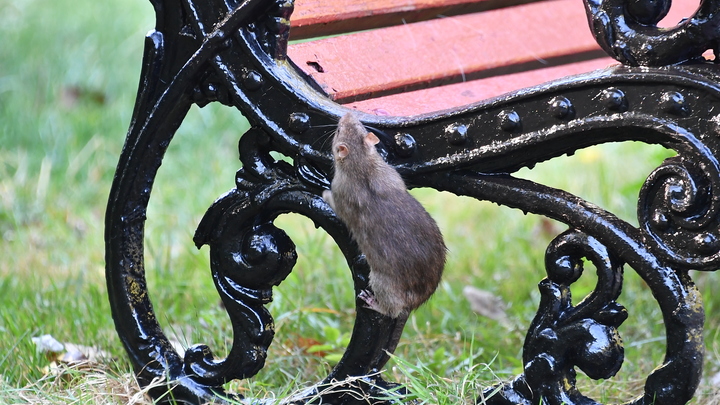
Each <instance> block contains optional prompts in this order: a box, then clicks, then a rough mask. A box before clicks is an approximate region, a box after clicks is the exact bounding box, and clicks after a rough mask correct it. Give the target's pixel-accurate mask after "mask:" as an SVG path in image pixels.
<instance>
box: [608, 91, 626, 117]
mask: <svg viewBox="0 0 720 405" xmlns="http://www.w3.org/2000/svg"><path fill="white" fill-rule="evenodd" d="M601 97H602V99H603V101H604V102H605V106H606V107H607V108H609V109H610V110H613V111H618V112H624V111H627V109H628V102H627V98H626V97H625V93H624V92H623V91H622V90H620V89H616V88H609V89H607V90H605V91H603V92H602V95H601Z"/></svg>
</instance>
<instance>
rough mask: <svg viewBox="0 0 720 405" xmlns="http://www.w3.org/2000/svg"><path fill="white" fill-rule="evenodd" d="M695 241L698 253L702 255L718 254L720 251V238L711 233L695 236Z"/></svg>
mask: <svg viewBox="0 0 720 405" xmlns="http://www.w3.org/2000/svg"><path fill="white" fill-rule="evenodd" d="M694 239H695V240H694V241H695V245H696V246H697V251H698V252H700V253H702V254H712V253H717V252H718V250H720V243H719V242H720V241H718V237H717V236H715V235H713V234H711V233H702V234H700V235H697V236H695V238H694Z"/></svg>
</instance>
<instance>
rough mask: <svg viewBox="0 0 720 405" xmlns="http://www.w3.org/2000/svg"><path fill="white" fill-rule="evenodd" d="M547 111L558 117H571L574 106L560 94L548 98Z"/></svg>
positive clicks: (573, 114)
mask: <svg viewBox="0 0 720 405" xmlns="http://www.w3.org/2000/svg"><path fill="white" fill-rule="evenodd" d="M548 111H550V114H552V115H553V117H555V118H558V119H565V118H567V119H571V118H573V117H574V116H575V107H574V106H573V105H572V103H571V102H570V100H568V99H567V98H565V97H562V96H558V97H555V98H553V99H552V100H550V103H549V105H548Z"/></svg>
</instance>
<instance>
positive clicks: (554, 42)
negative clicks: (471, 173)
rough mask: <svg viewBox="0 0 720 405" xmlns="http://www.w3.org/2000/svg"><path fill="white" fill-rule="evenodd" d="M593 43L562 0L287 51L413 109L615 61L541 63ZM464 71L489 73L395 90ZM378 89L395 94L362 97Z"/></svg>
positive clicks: (676, 14) (327, 77)
mask: <svg viewBox="0 0 720 405" xmlns="http://www.w3.org/2000/svg"><path fill="white" fill-rule="evenodd" d="M312 1H328V0H312ZM340 1H345V0H340ZM369 1H386V0H369ZM388 1H395V0H388ZM447 1H450V2H452V1H456V0H447ZM458 1H459V0H458ZM697 6H698V2H697V0H679V1H678V0H676V1H675V3H674V4H673V7H672V9H671V10H670V13H669V15H668V17H666V18H665V19H664V21H663V22H662V23H661V25H662V26H672V25H674V24H675V23H677V22H679V21H680V20H681V18H683V17H688V16H690V15H692V14H693V12H694V11H695V10H696V9H697ZM518 10H520V11H518ZM518 20H520V21H518ZM373 41H374V42H373ZM596 49H598V47H597V45H596V44H595V42H594V39H593V38H592V35H591V34H590V31H589V29H588V27H587V21H586V17H585V12H584V9H583V7H582V3H581V2H580V1H577V0H557V1H548V2H544V3H538V4H529V5H524V6H517V7H513V8H509V9H504V10H495V11H488V12H484V13H481V14H475V15H471V16H463V17H453V18H445V19H440V20H434V21H427V22H424V23H418V24H410V25H405V26H400V27H393V28H386V29H382V30H377V31H373V32H364V33H357V34H353V35H349V36H345V37H337V38H332V39H327V40H321V41H315V42H310V43H304V44H295V45H292V46H291V47H290V50H289V55H290V57H291V58H292V59H293V60H294V61H295V62H296V63H297V64H298V65H299V66H300V67H301V68H303V70H304V71H305V72H307V73H308V74H309V75H311V76H312V77H314V78H315V79H316V80H317V81H318V82H319V83H320V84H321V86H322V87H324V88H325V89H327V91H328V93H329V94H330V95H331V97H335V98H336V99H337V100H339V101H341V102H345V103H350V104H348V107H351V108H357V109H359V110H363V111H366V112H370V113H375V114H381V115H382V114H388V115H416V114H422V113H428V112H433V111H438V110H443V109H449V108H454V107H458V106H462V105H466V104H470V103H473V102H477V101H480V100H483V99H487V98H491V97H495V96H498V95H500V94H503V93H506V92H510V91H513V90H517V89H520V88H524V87H529V86H533V85H537V84H540V83H543V82H546V81H550V80H553V79H557V78H560V77H563V76H567V75H571V74H577V73H582V72H587V71H590V70H593V69H596V68H601V67H604V66H607V65H610V64H612V63H613V60H612V59H609V58H606V57H605V58H602V59H600V60H594V61H588V62H581V63H576V64H571V65H563V66H557V67H547V65H545V64H544V63H546V62H547V61H550V62H553V63H558V62H566V61H568V60H573V58H575V59H581V58H582V57H583V56H587V55H588V54H592V50H596ZM578 52H579V53H580V54H581V58H578V57H577V53H578ZM573 53H575V56H573ZM563 55H564V56H563ZM303 62H305V63H303ZM307 62H310V63H311V64H310V65H308V64H307ZM543 66H544V67H545V68H544V69H541V70H537V71H528V72H523V73H516V72H517V71H519V70H523V69H533V68H536V67H543ZM316 67H317V68H321V69H322V70H323V72H322V73H320V72H318V70H317V69H316ZM463 74H464V76H465V78H466V79H468V78H469V79H472V78H474V77H480V78H482V77H487V78H483V79H480V80H470V81H469V82H467V83H458V84H452V85H449V86H442V87H439V88H431V89H427V90H421V91H411V92H408V93H406V94H394V93H397V92H399V91H402V90H407V89H417V88H420V87H422V86H423V85H425V86H429V85H430V83H431V82H433V83H432V84H433V85H435V84H436V83H438V82H443V81H448V82H452V81H453V80H454V81H460V80H458V79H462V78H463ZM500 75H502V76H500ZM488 76H490V77H488ZM492 76H496V77H492ZM373 93H375V94H391V95H387V96H383V97H380V98H376V99H372V100H365V99H366V98H368V96H370V95H372V94H373ZM353 99H356V100H365V101H355V102H353Z"/></svg>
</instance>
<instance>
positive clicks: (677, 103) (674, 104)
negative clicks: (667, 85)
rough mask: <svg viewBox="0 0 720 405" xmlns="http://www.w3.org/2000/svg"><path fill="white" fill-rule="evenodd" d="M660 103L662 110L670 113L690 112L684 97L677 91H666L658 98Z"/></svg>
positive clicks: (682, 114) (681, 114) (686, 113)
mask: <svg viewBox="0 0 720 405" xmlns="http://www.w3.org/2000/svg"><path fill="white" fill-rule="evenodd" d="M660 104H661V105H662V108H663V110H665V111H667V112H669V113H670V114H674V115H679V116H686V115H688V114H689V113H690V109H689V108H688V106H687V104H686V103H685V97H683V95H682V94H680V93H678V92H677V91H668V92H667V93H665V94H663V95H662V97H661V98H660Z"/></svg>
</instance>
